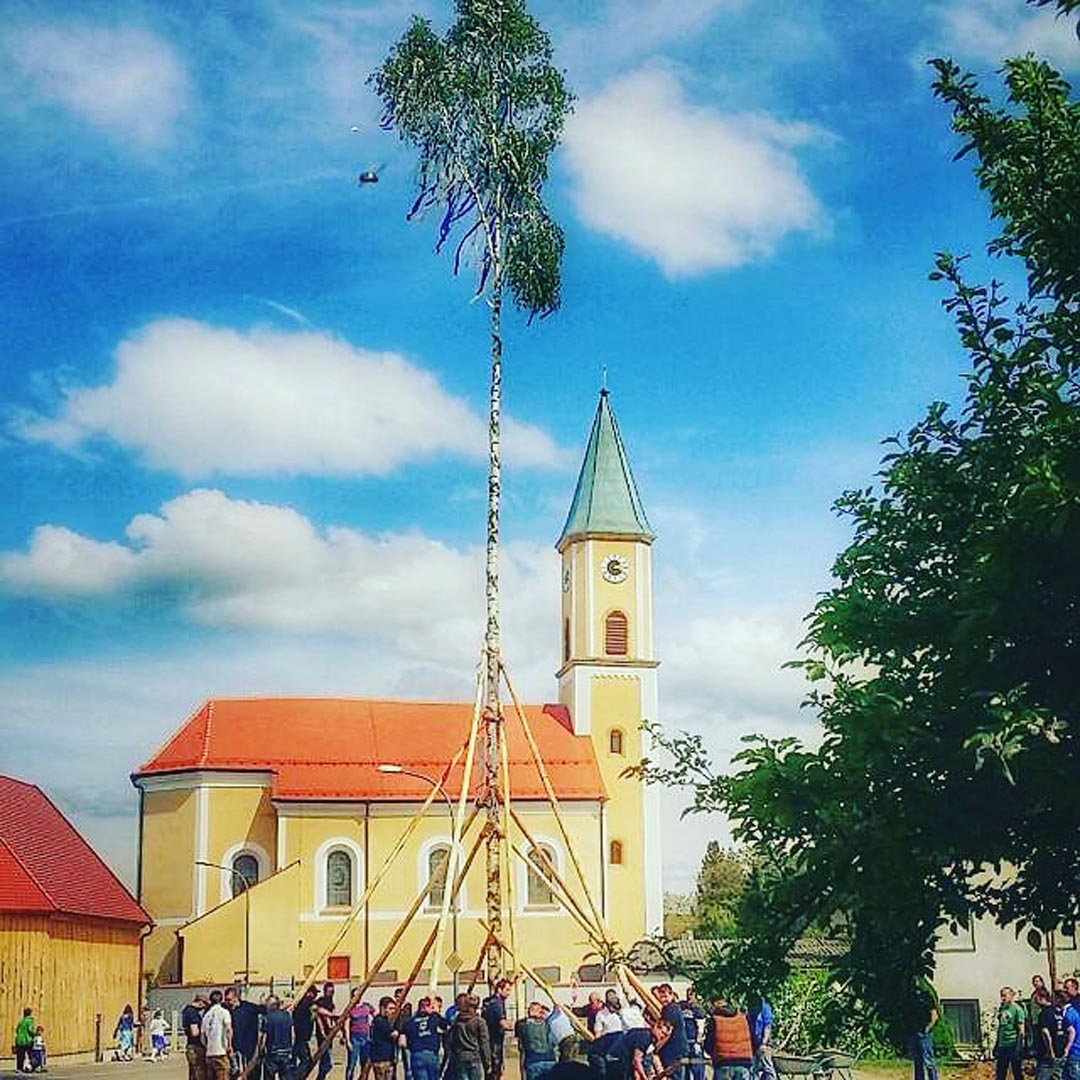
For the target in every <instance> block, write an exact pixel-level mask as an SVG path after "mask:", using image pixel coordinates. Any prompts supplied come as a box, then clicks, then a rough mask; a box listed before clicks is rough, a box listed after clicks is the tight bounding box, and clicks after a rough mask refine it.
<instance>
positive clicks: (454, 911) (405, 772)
mask: <svg viewBox="0 0 1080 1080" xmlns="http://www.w3.org/2000/svg"><path fill="white" fill-rule="evenodd" d="M379 772H381V773H392V774H394V775H395V776H397V775H400V776H411V777H412V778H413V779H414V780H423V781H424V783H425V784H430V785H431V786H432V787H433V788H434V789H435V790H436V791H437V792H438V793H439V794H440V795H441V796H442V797H443V801H444V802H445V803H446V813H447V816H448V817H449V819H450V843H451V844H453V842H454V804H453V802H452V801H451V799H450V796H449V795H447V793H446V788H444V787H443V786H442V782H441V781H440V780H438V779H436V778H435V777H434V776H427V775H425V774H424V773H419V772H413V770H412V769H406V768H405V766H404V765H394V764H389V765H388V764H383V765H380V766H379ZM452 854H453V852H447V855H446V870H447V871H449V869H450V866H451V865H452V859H451V855H452ZM443 888H444V889H450V890H451V896H450V900H451V904H450V936H451V942H452V945H453V949H454V955H455V956H456V955H457V951H458V932H457V919H458V898H457V897H456V896H454V895H453V894H452V893H453V888H454V883H453V881H451V880H450V879H449V874H448V873H444V876H443ZM451 975H452V977H453V987H454V1001H455V1002H456V1001H457V993H458V969H457V967H455V968H454V970H453V971H452V972H451Z"/></svg>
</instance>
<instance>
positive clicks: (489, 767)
mask: <svg viewBox="0 0 1080 1080" xmlns="http://www.w3.org/2000/svg"><path fill="white" fill-rule="evenodd" d="M497 244H498V240H497V239H496V250H498V247H497ZM501 418H502V272H501V267H500V266H498V265H496V267H495V273H494V281H493V283H492V296H491V389H490V398H489V403H488V523H487V524H488V527H487V549H486V560H485V590H484V592H485V598H486V608H487V610H486V616H487V618H486V624H485V625H486V629H485V633H484V665H485V671H484V780H483V787H482V795H481V798H482V801H483V803H484V806H485V809H486V811H487V830H488V831H487V851H486V869H487V875H486V883H487V888H486V897H487V919H488V925H489V926H490V927H491V929H492V930H493V931H494V932H495V934H496V935H499V934H501V933H502V880H501V877H502V874H501V867H502V844H501V841H500V834H499V762H500V757H501V751H500V740H501V739H502V734H503V733H502V706H501V704H500V701H499V663H500V651H499V650H500V640H499V639H500V612H499V510H500V502H501V496H502V453H501V442H500V422H501ZM501 968H502V952H501V950H500V949H499V946H498V945H497V944H496V943H495V941H494V940H492V941H490V942H489V944H488V949H487V976H488V981H489V982H490V983H491V984H492V985H494V983H495V982H496V981H497V980H498V978H499V977H500V975H501V973H502V972H501Z"/></svg>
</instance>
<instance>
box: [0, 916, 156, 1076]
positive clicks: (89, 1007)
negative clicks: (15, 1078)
mask: <svg viewBox="0 0 1080 1080" xmlns="http://www.w3.org/2000/svg"><path fill="white" fill-rule="evenodd" d="M129 1002H130V1003H131V1004H132V1005H133V1006H134V1007H135V1008H138V1005H139V930H138V928H137V927H131V926H121V925H116V924H110V923H105V922H98V921H95V920H91V919H74V918H72V919H68V918H57V917H51V918H50V917H49V916H45V915H0V1025H2V1027H0V1031H2V1032H3V1033H4V1036H3V1042H2V1044H0V1053H2V1054H4V1055H5V1056H6V1055H8V1054H10V1052H11V1034H12V1032H14V1030H15V1025H16V1024H17V1023H18V1021H19V1018H20V1017H21V1016H22V1011H23V1008H24V1007H25V1006H27V1005H29V1006H30V1007H31V1008H32V1009H33V1010H34V1018H35V1019H36V1020H37V1022H38V1023H39V1024H41V1025H42V1026H43V1027H44V1028H45V1036H46V1043H47V1045H48V1048H49V1053H50V1054H73V1053H82V1052H85V1051H89V1050H93V1049H94V1017H95V1014H96V1013H99V1012H100V1013H101V1014H102V1038H103V1043H104V1045H105V1046H108V1045H109V1042H110V1037H111V1035H112V1030H113V1026H114V1025H115V1023H116V1018H117V1017H118V1016H119V1015H120V1011H121V1009H123V1007H124V1005H126V1004H127V1003H129Z"/></svg>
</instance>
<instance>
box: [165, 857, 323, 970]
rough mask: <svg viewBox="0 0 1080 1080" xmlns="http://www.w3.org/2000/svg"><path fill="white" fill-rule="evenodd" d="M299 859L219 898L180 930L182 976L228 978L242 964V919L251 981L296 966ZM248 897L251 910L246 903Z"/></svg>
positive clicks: (242, 968) (298, 935)
mask: <svg viewBox="0 0 1080 1080" xmlns="http://www.w3.org/2000/svg"><path fill="white" fill-rule="evenodd" d="M302 876H303V875H302V873H301V867H300V865H299V864H295V863H294V864H293V865H292V866H287V867H286V868H285V869H283V870H282V871H281V872H279V873H277V874H274V875H273V876H272V877H270V878H267V879H266V880H265V881H260V882H259V884H258V885H255V886H254V887H253V888H252V889H251V894H250V897H249V900H245V898H244V895H243V894H242V893H241V894H239V895H238V896H236V897H234V898H233V899H232V900H229V901H226V902H225V903H223V904H219V905H218V906H217V907H215V908H213V909H211V910H210V911H208V912H207V913H206V914H205V915H203V916H201V917H200V918H198V919H196V920H195V921H194V922H191V923H188V924H187V926H185V927H183V928H182V929H181V931H180V934H181V936H182V937H183V940H184V965H183V977H184V981H185V982H189V983H190V982H211V983H212V982H226V981H229V980H232V979H234V978H237V977H238V975H239V973H241V972H243V971H244V970H245V966H244V964H245V923H247V924H248V929H249V934H250V936H249V939H248V940H249V941H250V958H249V961H248V962H249V963H250V970H251V978H252V980H254V981H264V982H265V981H266V980H268V979H270V978H272V977H274V976H279V975H293V974H296V973H297V972H298V971H299V962H300V958H299V941H300V934H299V928H298V927H299V924H298V919H297V907H298V903H299V894H300V889H301V886H302ZM248 902H250V915H248V914H247V912H246V904H247V903H248Z"/></svg>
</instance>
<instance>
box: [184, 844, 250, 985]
mask: <svg viewBox="0 0 1080 1080" xmlns="http://www.w3.org/2000/svg"><path fill="white" fill-rule="evenodd" d="M195 865H196V866H210V867H213V869H215V870H224V871H225V872H226V873H227V874H232V876H233V879H234V880H240V881H242V882H243V883H244V993H245V996H246V994H247V988H248V984H249V983H250V982H251V891H250V890H251V882H249V881H248V879H247V878H246V877H244V875H243V874H241V873H240V871H239V870H237V869H236V867H235V866H222V865H221V863H216V862H207V861H206V860H205V859H196V860H195ZM234 895H235V894H234Z"/></svg>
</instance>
